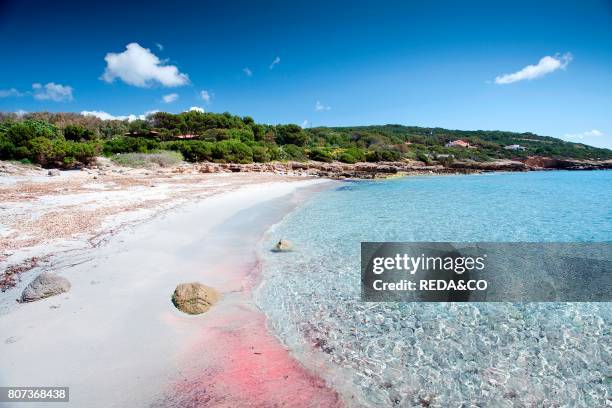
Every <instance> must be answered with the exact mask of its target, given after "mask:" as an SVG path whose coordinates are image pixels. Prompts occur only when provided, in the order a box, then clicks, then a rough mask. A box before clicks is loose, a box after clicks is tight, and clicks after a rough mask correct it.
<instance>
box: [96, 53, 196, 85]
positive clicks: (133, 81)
mask: <svg viewBox="0 0 612 408" xmlns="http://www.w3.org/2000/svg"><path fill="white" fill-rule="evenodd" d="M104 60H105V61H106V70H105V71H104V74H102V77H101V79H103V80H104V81H106V82H109V83H110V82H113V81H114V80H115V79H116V78H119V79H121V80H122V81H123V82H125V83H126V84H128V85H133V86H138V87H148V86H151V85H153V84H154V83H159V84H161V85H162V86H167V87H175V86H182V85H186V84H188V83H189V76H187V74H183V73H181V72H179V70H178V68H177V67H176V66H174V65H164V64H165V62H164V61H161V60H160V59H159V58H158V57H157V56H156V55H155V54H153V53H152V52H151V50H149V49H148V48H143V47H141V46H140V45H139V44H138V43H131V44H128V45H127V46H126V50H125V51H123V52H122V53H119V54H116V53H114V52H109V53H108V54H106V57H104Z"/></svg>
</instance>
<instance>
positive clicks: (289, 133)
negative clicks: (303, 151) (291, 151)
mask: <svg viewBox="0 0 612 408" xmlns="http://www.w3.org/2000/svg"><path fill="white" fill-rule="evenodd" d="M307 141H308V134H307V133H306V132H304V129H302V128H301V127H299V126H298V125H278V126H276V143H278V144H280V145H286V144H292V145H296V146H304V145H305V144H306V142H307Z"/></svg>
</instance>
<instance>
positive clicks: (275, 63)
mask: <svg viewBox="0 0 612 408" xmlns="http://www.w3.org/2000/svg"><path fill="white" fill-rule="evenodd" d="M278 64H280V57H276V58H274V61H272V63H271V64H270V69H273V68H274V67H275V66H277V65H278Z"/></svg>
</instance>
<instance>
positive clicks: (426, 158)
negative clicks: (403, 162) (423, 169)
mask: <svg viewBox="0 0 612 408" xmlns="http://www.w3.org/2000/svg"><path fill="white" fill-rule="evenodd" d="M417 159H418V160H420V161H422V162H423V163H425V164H429V163H430V162H431V160H430V159H429V156H427V155H426V154H425V153H418V154H417Z"/></svg>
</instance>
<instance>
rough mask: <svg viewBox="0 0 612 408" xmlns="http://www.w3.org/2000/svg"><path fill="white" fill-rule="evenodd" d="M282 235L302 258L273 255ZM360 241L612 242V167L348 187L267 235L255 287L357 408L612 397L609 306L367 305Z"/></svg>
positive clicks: (274, 326) (600, 401) (297, 350)
mask: <svg viewBox="0 0 612 408" xmlns="http://www.w3.org/2000/svg"><path fill="white" fill-rule="evenodd" d="M279 238H284V239H288V240H291V241H292V242H293V243H294V245H295V248H296V250H295V251H294V252H290V253H280V254H279V253H271V252H270V251H269V248H270V247H272V245H273V244H274V242H275V241H277V240H278V239H279ZM361 241H459V242H461V241H481V242H483V241H498V242H506V241H507V242H610V241H612V172H609V171H593V172H565V171H554V172H553V171H551V172H530V173H490V174H483V175H469V176H427V177H408V178H398V179H391V180H384V181H356V182H346V183H339V184H338V185H337V186H336V187H335V188H332V189H329V190H327V191H323V192H320V193H318V194H317V195H316V196H314V197H313V198H312V199H310V200H309V201H307V202H305V203H304V204H303V205H301V206H300V207H298V208H297V209H296V210H295V211H294V212H292V213H291V214H289V215H288V216H287V217H286V218H285V219H284V220H283V221H282V222H281V223H280V224H278V225H276V226H274V227H273V228H272V229H271V230H270V231H269V232H268V234H267V236H266V239H265V240H264V242H263V243H262V246H261V256H262V259H263V272H262V273H263V283H262V285H261V287H260V288H259V291H258V293H257V301H258V304H259V305H260V307H261V308H262V309H263V310H264V312H265V313H266V314H267V316H268V318H269V324H270V326H271V330H272V331H273V332H274V333H275V334H277V335H278V336H279V338H280V339H281V340H282V341H283V342H284V343H285V344H286V345H287V347H289V348H290V349H291V350H292V352H293V353H294V355H295V356H296V358H298V359H299V360H300V361H302V362H303V364H304V365H306V366H307V367H309V368H310V369H312V370H315V371H319V372H320V374H321V375H322V376H324V377H325V379H326V380H327V381H328V382H329V383H330V384H332V385H333V386H335V387H336V388H337V389H339V390H340V391H341V392H343V394H344V395H345V397H347V400H348V401H349V402H350V403H351V404H352V405H355V406H401V407H410V406H443V407H446V406H472V405H473V406H487V407H488V406H494V407H506V406H507V407H513V406H572V407H596V406H606V404H608V403H609V398H610V392H611V389H610V377H611V375H612V357H611V355H612V342H611V332H610V327H612V325H611V323H612V317H611V316H612V304H611V303H525V304H519V303H485V304H477V303H473V304H453V303H439V304H436V303H401V304H400V303H364V302H361V301H360V298H359V294H360V271H359V265H360V252H359V251H360V242H361ZM611 289H612V288H611ZM427 404H430V405H427Z"/></svg>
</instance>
